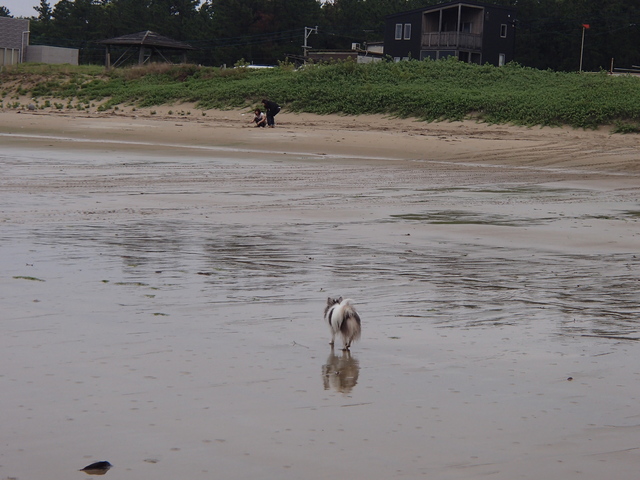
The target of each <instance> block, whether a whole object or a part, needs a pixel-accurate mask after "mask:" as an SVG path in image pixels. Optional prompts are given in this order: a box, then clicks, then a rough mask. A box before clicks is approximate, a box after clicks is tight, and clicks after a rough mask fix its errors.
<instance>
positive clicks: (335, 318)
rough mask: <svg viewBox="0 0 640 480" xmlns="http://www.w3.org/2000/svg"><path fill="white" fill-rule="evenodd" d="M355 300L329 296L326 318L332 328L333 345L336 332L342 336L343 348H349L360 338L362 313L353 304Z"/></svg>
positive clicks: (325, 310) (325, 312) (325, 311)
mask: <svg viewBox="0 0 640 480" xmlns="http://www.w3.org/2000/svg"><path fill="white" fill-rule="evenodd" d="M352 302H353V300H351V299H346V300H343V299H342V297H339V298H331V297H329V298H327V306H326V307H325V309H324V319H325V321H326V322H327V323H328V324H329V328H330V329H331V346H333V344H334V341H335V338H336V334H338V333H339V334H340V336H341V337H342V343H343V344H344V348H343V350H349V347H351V343H352V342H354V341H356V340H358V339H359V338H360V331H361V328H360V315H358V312H356V309H355V308H354V306H353V305H352V304H351V303H352Z"/></svg>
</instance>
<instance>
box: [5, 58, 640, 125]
mask: <svg viewBox="0 0 640 480" xmlns="http://www.w3.org/2000/svg"><path fill="white" fill-rule="evenodd" d="M30 68H33V71H31V70H30ZM0 90H1V91H2V93H3V97H4V99H5V105H6V107H8V108H15V105H16V103H17V104H18V105H19V102H13V103H12V102H9V101H8V100H7V99H8V98H12V97H14V96H15V95H16V94H17V92H22V93H24V92H26V93H27V94H28V95H29V96H30V97H31V98H33V101H34V102H35V103H36V104H38V105H42V106H41V107H40V108H44V106H45V105H53V107H50V108H59V106H60V104H59V103H58V102H55V101H53V102H52V101H51V99H57V100H62V99H64V100H66V101H67V106H68V107H67V108H76V109H78V110H82V109H90V106H91V105H96V104H97V110H99V111H104V110H108V109H117V108H118V106H119V105H135V106H137V107H153V106H158V105H163V104H173V103H179V102H194V103H195V104H196V105H197V107H198V108H200V109H202V110H205V109H210V108H218V109H231V108H245V107H246V108H251V107H252V106H254V105H256V104H257V103H259V102H260V100H261V99H262V98H264V97H269V98H272V99H274V100H276V101H277V102H279V103H280V104H282V105H283V106H285V108H287V109H288V110H289V111H294V112H309V113H317V114H330V113H335V114H344V115H359V114H384V115H392V116H398V117H413V118H417V119H420V120H424V121H456V120H463V119H476V120H478V121H483V122H488V123H498V124H505V123H512V124H517V125H530V126H531V125H550V126H557V125H571V126H573V127H577V128H596V127H598V126H600V125H614V128H615V131H617V132H620V133H631V132H638V131H639V130H640V78H637V77H633V76H611V75H609V74H607V73H606V72H601V73H563V72H553V71H550V70H536V69H532V68H526V67H522V66H519V65H517V64H510V65H507V66H505V67H494V66H490V65H482V66H481V65H474V64H466V63H462V62H459V61H457V60H455V59H450V60H440V61H431V60H427V61H408V62H399V63H391V62H379V63H373V64H356V63H353V62H342V63H335V64H329V65H307V66H305V67H304V68H302V69H299V70H296V69H294V68H293V67H292V66H291V65H289V64H282V65H280V66H279V67H277V68H273V69H259V70H253V69H250V68H247V67H238V68H231V69H221V68H212V67H197V66H194V65H181V66H175V65H173V66H172V65H151V66H148V67H134V68H126V69H116V70H112V71H108V72H107V71H104V70H103V69H97V68H95V67H94V69H93V70H91V69H88V68H84V67H79V68H78V69H71V68H70V67H66V70H63V69H58V70H55V69H52V70H51V71H50V72H49V73H47V74H45V72H43V71H42V67H28V66H21V67H20V68H18V69H7V70H5V72H3V73H1V74H0ZM2 99H3V98H0V100H2ZM40 100H42V104H41V103H39V102H40ZM189 113H190V112H187V114H189ZM183 114H184V112H183Z"/></svg>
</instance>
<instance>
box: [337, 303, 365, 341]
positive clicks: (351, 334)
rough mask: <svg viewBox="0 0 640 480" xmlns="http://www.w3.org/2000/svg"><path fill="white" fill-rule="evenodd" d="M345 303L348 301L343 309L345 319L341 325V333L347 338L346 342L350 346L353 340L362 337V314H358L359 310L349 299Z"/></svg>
mask: <svg viewBox="0 0 640 480" xmlns="http://www.w3.org/2000/svg"><path fill="white" fill-rule="evenodd" d="M344 303H346V305H345V306H344V310H343V321H342V324H341V325H340V333H341V334H342V336H343V338H344V340H345V344H346V345H347V346H349V345H351V342H354V341H356V340H358V339H360V334H361V332H362V329H361V326H360V315H358V312H356V310H355V309H354V308H353V307H352V306H351V305H350V304H349V301H348V300H346V301H345V302H344Z"/></svg>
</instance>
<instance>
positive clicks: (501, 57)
mask: <svg viewBox="0 0 640 480" xmlns="http://www.w3.org/2000/svg"><path fill="white" fill-rule="evenodd" d="M506 60H507V56H506V55H505V54H504V53H500V54H498V66H499V67H503V66H504V64H505V63H507V62H506Z"/></svg>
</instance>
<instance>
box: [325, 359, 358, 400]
mask: <svg viewBox="0 0 640 480" xmlns="http://www.w3.org/2000/svg"><path fill="white" fill-rule="evenodd" d="M359 375H360V363H359V362H358V359H357V358H355V357H353V355H351V352H349V350H341V354H340V356H338V355H336V354H335V351H334V350H333V348H332V349H331V353H330V354H329V357H328V358H327V363H325V364H324V365H323V366H322V382H323V383H324V389H325V390H330V389H333V390H335V391H336V392H340V393H351V391H352V390H353V388H354V387H355V386H356V385H357V384H358V376H359Z"/></svg>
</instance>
